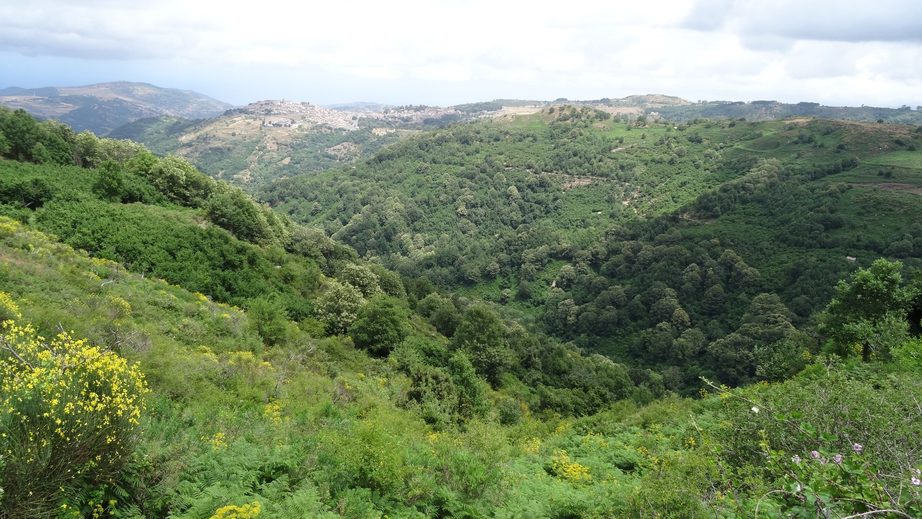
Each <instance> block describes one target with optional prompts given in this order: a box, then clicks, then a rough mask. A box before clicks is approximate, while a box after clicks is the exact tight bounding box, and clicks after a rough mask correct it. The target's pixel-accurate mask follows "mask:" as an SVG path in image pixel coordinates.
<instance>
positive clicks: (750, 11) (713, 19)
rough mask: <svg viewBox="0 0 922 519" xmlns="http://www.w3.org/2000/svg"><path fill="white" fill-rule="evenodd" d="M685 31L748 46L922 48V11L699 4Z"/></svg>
mask: <svg viewBox="0 0 922 519" xmlns="http://www.w3.org/2000/svg"><path fill="white" fill-rule="evenodd" d="M683 27H686V28H690V29H697V30H702V31H715V30H721V29H723V30H731V31H733V32H735V33H737V34H739V35H740V36H741V37H743V38H744V40H745V41H747V42H752V43H754V44H758V43H759V42H764V41H765V38H768V37H775V38H787V39H793V40H816V41H840V42H870V41H883V42H899V41H907V42H920V41H922V10H920V8H919V4H918V1H916V0H875V1H874V2H864V1H857V2H842V1H834V0H814V1H810V2H803V1H802V0H801V1H794V0H775V1H756V2H733V1H730V0H699V1H698V2H697V3H696V4H695V6H694V7H693V8H692V10H691V13H690V14H689V16H688V18H687V19H686V20H685V22H684V23H683Z"/></svg>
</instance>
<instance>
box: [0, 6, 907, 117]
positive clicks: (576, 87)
mask: <svg viewBox="0 0 922 519" xmlns="http://www.w3.org/2000/svg"><path fill="white" fill-rule="evenodd" d="M915 3H916V2H915V1H913V0H876V1H875V2H841V1H839V2H835V1H832V0H817V1H811V2H803V1H802V0H799V1H796V2H795V1H794V0H771V1H770V0H761V1H752V2H748V1H742V0H703V1H693V0H676V1H647V2H612V1H589V0H573V1H570V2H566V3H563V4H562V3H560V2H549V1H547V0H540V1H534V2H524V1H511V2H510V1H506V2H497V1H490V0H431V1H428V0H408V1H399V2H380V1H373V0H341V1H338V2H294V1H284V0H262V1H260V2H256V3H254V2H246V3H243V2H236V1H228V0H225V1H222V2H217V1H214V0H209V1H199V2H185V1H181V0H160V1H148V2H120V1H116V0H89V1H87V0H70V1H68V0H33V1H30V2H28V5H26V3H25V2H19V3H13V2H4V3H3V4H2V5H0V51H6V52H15V53H19V54H21V55H28V56H37V57H41V56H50V57H67V58H71V59H74V60H80V61H81V62H85V63H86V65H87V67H88V69H92V68H93V67H95V68H96V69H97V70H101V71H102V70H108V71H118V70H123V69H126V68H130V70H133V71H136V70H143V69H144V68H145V67H144V66H143V64H144V63H147V64H150V66H149V67H147V69H148V70H151V71H153V70H159V71H164V70H169V69H171V68H172V69H175V70H182V71H184V74H186V75H185V76H184V77H182V78H178V79H177V80H178V81H184V82H187V83H189V84H183V83H180V84H171V85H168V86H179V87H187V86H191V85H208V84H209V81H211V82H212V83H215V82H217V81H219V80H220V81H225V82H226V81H231V82H239V87H238V90H239V91H240V92H241V94H239V96H238V97H246V98H249V99H253V98H256V97H265V96H267V95H270V94H269V92H271V91H275V90H278V89H279V88H280V87H281V86H282V85H277V84H273V83H271V82H272V81H275V80H282V79H276V78H284V80H285V81H287V82H288V83H289V84H286V85H283V86H284V87H285V92H286V93H288V95H289V96H291V95H292V94H291V92H293V91H294V92H295V94H297V95H299V96H300V97H301V98H303V99H307V100H312V101H319V102H322V101H323V100H322V99H316V97H317V96H322V95H327V96H329V95H332V94H330V93H329V92H331V91H334V92H341V93H346V92H348V93H349V94H350V95H359V96H361V97H362V98H364V99H381V97H380V96H381V95H385V94H384V93H386V95H393V94H392V93H393V92H400V95H401V96H402V97H401V99H399V101H400V102H414V96H416V98H418V99H420V100H422V99H426V100H427V101H428V102H433V101H434V102H442V103H450V102H458V101H466V100H475V99H478V98H481V99H482V98H491V97H497V96H509V95H513V96H518V97H542V98H555V97H558V96H564V97H569V98H580V97H582V98H598V97H615V96H621V95H628V94H632V93H646V92H660V93H669V94H675V95H682V96H685V97H688V98H691V99H698V98H701V99H717V98H721V99H758V98H763V99H764V98H776V99H780V100H787V101H799V100H816V101H821V102H830V103H831V102H847V103H851V104H882V105H899V104H903V103H906V104H911V105H913V106H915V105H917V104H922V15H920V14H919V12H918V11H919V10H918V9H914V7H916V6H915V5H914V4H915ZM49 59H50V58H49ZM39 61H40V58H36V63H38V62H39ZM129 64H130V66H129ZM256 69H258V70H259V71H260V76H259V78H258V79H260V80H263V82H262V83H259V81H257V79H256V78H253V77H251V76H252V74H251V73H248V72H243V71H250V70H256ZM216 71H217V72H220V73H217V72H216ZM234 71H241V73H239V74H236V75H235V74H234ZM111 73H112V72H110V74H111ZM244 75H246V76H247V77H242V76H244ZM158 77H159V76H157V77H149V78H137V77H135V78H134V79H143V80H148V81H151V82H155V83H156V82H157V81H158ZM324 78H326V79H325V80H324ZM350 78H351V79H352V80H353V81H352V82H349V79H350ZM106 79H120V78H115V77H111V75H110V76H109V77H107V78H106ZM7 81H10V82H11V84H12V83H13V82H15V81H17V80H16V78H9V79H7ZM336 81H339V82H340V83H339V84H341V85H342V88H337V86H336V85H335V84H332V83H334V82H336ZM346 82H348V83H349V84H348V85H346ZM66 83H69V81H68V80H67V78H66V77H64V76H61V79H60V80H58V81H57V84H66ZM321 83H323V84H324V85H325V87H324V88H326V94H321V93H320V91H319V90H318V89H319V87H318V86H317V85H319V84H321ZM440 85H441V87H440ZM0 86H5V85H0ZM27 86H38V85H27ZM347 86H348V88H346V87H347ZM214 88H217V89H218V90H220V91H225V92H226V91H232V90H233V88H234V85H233V84H231V85H227V84H221V85H220V88H218V87H214ZM260 88H262V89H263V90H260ZM296 89H300V90H296ZM244 91H245V92H244ZM439 92H444V97H443V98H438V93H439ZM341 95H344V94H341ZM461 95H463V96H464V99H457V97H458V96H461ZM340 100H347V99H340ZM382 100H384V101H398V100H396V99H382Z"/></svg>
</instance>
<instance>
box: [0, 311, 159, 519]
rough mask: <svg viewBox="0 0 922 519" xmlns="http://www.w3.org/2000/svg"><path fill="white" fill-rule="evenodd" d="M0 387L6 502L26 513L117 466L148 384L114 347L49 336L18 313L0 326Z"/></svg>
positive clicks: (130, 441)
mask: <svg viewBox="0 0 922 519" xmlns="http://www.w3.org/2000/svg"><path fill="white" fill-rule="evenodd" d="M5 306H7V307H8V306H9V305H8V304H7V305H5ZM0 389H2V391H0V452H2V454H3V457H4V461H5V466H3V467H2V470H0V487H2V488H3V489H4V496H3V504H4V508H5V509H6V510H15V513H14V516H17V515H19V516H22V517H35V516H41V515H45V514H48V513H49V512H50V511H51V510H52V509H53V508H55V507H56V506H57V504H58V503H57V501H58V500H60V499H62V498H65V497H66V495H63V494H64V492H70V491H74V490H77V489H78V488H81V487H83V488H85V487H87V486H93V485H96V484H99V483H101V482H104V481H108V480H110V479H111V478H112V477H114V476H115V475H116V474H118V472H119V471H120V470H121V468H122V467H123V465H124V463H125V462H126V461H127V459H128V457H129V456H130V455H131V453H132V452H133V450H134V445H135V441H136V433H137V429H138V425H139V420H140V417H141V413H142V412H143V409H144V403H143V398H144V395H145V394H146V393H147V391H148V390H147V384H146V382H145V380H144V375H143V374H142V373H141V371H140V370H139V369H138V367H137V365H129V364H128V362H127V361H126V360H125V359H124V358H122V357H120V356H118V355H117V354H115V353H113V352H110V351H104V350H102V349H100V348H99V347H96V346H91V345H89V344H87V342H86V341H84V340H78V339H74V338H73V337H72V336H71V335H70V334H68V333H61V334H59V335H58V336H57V337H55V338H54V339H52V340H51V341H50V342H47V341H46V340H45V339H44V338H42V337H40V336H38V335H37V334H36V332H35V330H34V329H33V328H32V326H31V325H28V324H26V325H21V324H18V323H17V322H16V321H13V320H7V321H5V322H4V323H3V328H2V333H0ZM62 489H63V492H62Z"/></svg>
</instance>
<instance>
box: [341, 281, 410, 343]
mask: <svg viewBox="0 0 922 519" xmlns="http://www.w3.org/2000/svg"><path fill="white" fill-rule="evenodd" d="M349 335H350V336H351V337H352V342H353V343H355V345H356V346H357V347H359V348H362V349H365V350H368V351H369V352H370V353H371V354H372V355H377V356H379V357H384V356H387V355H388V354H389V353H390V352H391V350H393V349H394V348H395V347H396V346H397V345H398V344H400V343H401V342H403V340H404V339H405V338H406V336H407V313H406V310H405V309H404V308H403V307H402V305H401V302H400V301H398V300H397V299H395V298H393V297H390V296H386V295H383V294H381V295H377V296H374V297H372V298H371V299H369V300H368V303H367V304H366V305H365V306H363V307H362V308H361V309H360V310H359V312H358V315H357V317H356V319H355V322H354V323H352V326H351V327H350V328H349Z"/></svg>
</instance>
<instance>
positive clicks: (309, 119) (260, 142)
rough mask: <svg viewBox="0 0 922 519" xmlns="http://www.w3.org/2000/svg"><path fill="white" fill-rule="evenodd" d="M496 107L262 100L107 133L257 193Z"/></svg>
mask: <svg viewBox="0 0 922 519" xmlns="http://www.w3.org/2000/svg"><path fill="white" fill-rule="evenodd" d="M501 108H502V106H498V105H493V104H484V105H465V106H460V107H447V108H445V107H432V106H423V105H416V106H386V105H379V104H374V103H355V104H351V105H339V106H338V107H337V108H335V109H333V108H326V107H322V106H317V105H314V104H311V103H307V102H297V101H285V100H266V101H258V102H254V103H250V104H249V105H246V106H244V107H240V108H236V109H232V110H227V111H226V112H224V113H223V114H221V115H220V116H218V117H215V118H212V119H207V120H203V121H187V120H183V119H179V118H176V117H158V118H149V119H141V120H138V121H134V122H131V123H128V124H127V125H125V126H122V127H121V128H118V129H116V130H114V131H112V132H111V133H110V135H111V136H112V137H117V138H127V139H132V140H135V141H138V142H141V143H143V144H145V145H146V146H148V147H150V148H151V149H152V150H154V151H156V152H158V153H176V154H179V155H182V156H184V157H186V158H188V159H189V160H191V161H192V162H193V163H195V164H196V166H198V167H199V168H201V169H202V170H203V171H205V172H206V173H208V174H209V175H211V176H213V177H215V178H220V179H223V180H227V181H229V182H233V183H236V184H239V185H242V186H250V187H254V186H257V185H263V184H265V183H266V182H268V181H270V180H273V179H276V178H281V177H286V176H290V175H294V174H297V173H308V172H316V171H321V170H323V169H326V168H329V167H333V166H336V165H339V164H343V163H351V162H354V161H356V160H358V159H360V158H362V157H365V156H368V155H371V154H372V153H374V152H375V151H377V150H378V149H380V148H381V147H383V146H385V145H387V144H389V143H391V142H394V141H396V140H397V139H399V138H400V137H402V136H405V135H409V134H413V133H416V132H419V131H421V130H424V129H428V128H435V127H440V126H444V125H447V124H450V123H453V122H458V121H463V120H471V119H474V118H477V117H481V116H483V115H485V114H488V113H493V111H496V110H500V109H501Z"/></svg>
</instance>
